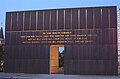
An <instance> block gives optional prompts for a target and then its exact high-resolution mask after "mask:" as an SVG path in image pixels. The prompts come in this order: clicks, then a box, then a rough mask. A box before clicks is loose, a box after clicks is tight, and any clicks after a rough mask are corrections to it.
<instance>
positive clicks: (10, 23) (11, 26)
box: [10, 13, 12, 31]
mask: <svg viewBox="0 0 120 79" xmlns="http://www.w3.org/2000/svg"><path fill="white" fill-rule="evenodd" d="M10 31H12V13H11V22H10Z"/></svg>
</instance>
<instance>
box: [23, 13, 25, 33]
mask: <svg viewBox="0 0 120 79" xmlns="http://www.w3.org/2000/svg"><path fill="white" fill-rule="evenodd" d="M24 27H25V12H23V31H24Z"/></svg>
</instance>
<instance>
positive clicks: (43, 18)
mask: <svg viewBox="0 0 120 79" xmlns="http://www.w3.org/2000/svg"><path fill="white" fill-rule="evenodd" d="M43 30H44V11H43Z"/></svg>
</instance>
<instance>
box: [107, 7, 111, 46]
mask: <svg viewBox="0 0 120 79" xmlns="http://www.w3.org/2000/svg"><path fill="white" fill-rule="evenodd" d="M108 30H109V31H108V33H109V44H110V42H111V41H110V37H111V35H110V32H111V31H112V30H110V9H108Z"/></svg>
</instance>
